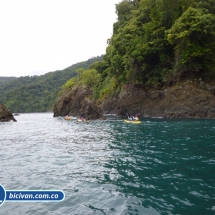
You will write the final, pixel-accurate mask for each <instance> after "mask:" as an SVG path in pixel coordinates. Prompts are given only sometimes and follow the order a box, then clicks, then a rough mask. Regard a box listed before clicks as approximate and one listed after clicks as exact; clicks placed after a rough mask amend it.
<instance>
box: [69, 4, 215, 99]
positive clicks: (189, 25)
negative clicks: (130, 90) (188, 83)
mask: <svg viewBox="0 0 215 215" xmlns="http://www.w3.org/2000/svg"><path fill="white" fill-rule="evenodd" d="M116 13H117V15H118V21H117V22H116V23H114V25H113V36H112V37H111V38H110V39H108V47H107V49H106V54H105V55H104V58H103V61H101V62H95V63H93V64H92V65H91V66H90V69H94V70H96V71H97V73H98V74H100V77H99V79H100V80H101V81H100V83H99V82H96V83H93V82H92V86H91V87H92V89H93V92H94V96H93V97H94V99H96V100H97V101H99V100H103V99H104V98H106V97H107V96H110V95H113V94H117V93H118V92H120V88H121V86H123V85H124V84H138V85H140V86H145V88H148V89H149V88H154V87H158V88H161V87H163V86H164V85H169V84H171V83H176V82H178V81H183V80H185V79H193V78H194V79H197V78H198V79H199V78H201V80H204V81H210V80H214V78H215V3H214V1H213V0H205V1H200V0H133V1H132V0H123V1H122V2H120V3H119V4H117V5H116ZM82 72H83V71H82ZM94 72H95V71H94ZM83 74H84V73H83ZM89 80H90V77H85V81H89ZM75 83H76V84H77V83H79V84H80V79H71V80H69V81H68V82H67V84H66V85H65V86H67V87H68V88H69V87H71V86H73V85H74V84H75ZM83 83H84V82H83ZM85 84H86V83H85ZM93 84H94V86H93ZM88 86H90V84H88Z"/></svg>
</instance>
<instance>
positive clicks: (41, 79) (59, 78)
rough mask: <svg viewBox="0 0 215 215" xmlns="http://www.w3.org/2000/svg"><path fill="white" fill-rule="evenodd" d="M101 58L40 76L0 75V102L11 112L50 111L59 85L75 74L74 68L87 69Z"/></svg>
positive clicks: (59, 87) (94, 58)
mask: <svg viewBox="0 0 215 215" xmlns="http://www.w3.org/2000/svg"><path fill="white" fill-rule="evenodd" d="M102 58H103V56H98V57H93V58H90V59H88V60H87V61H83V62H80V63H76V64H74V65H72V66H70V67H68V68H66V69H64V70H58V71H55V72H49V73H46V74H44V75H40V76H30V77H29V76H25V77H19V78H15V77H0V103H3V104H4V105H6V107H7V108H8V109H9V110H10V111H12V112H13V113H28V112H46V111H52V110H53V106H54V103H55V100H56V97H57V94H58V92H59V91H60V89H61V86H62V85H63V84H65V82H66V81H67V80H68V79H70V78H72V77H74V76H76V75H77V72H76V70H77V69H78V68H80V67H81V68H84V69H87V68H88V67H89V66H90V65H91V64H92V63H93V62H95V61H97V62H98V61H101V60H102ZM77 71H78V70H77Z"/></svg>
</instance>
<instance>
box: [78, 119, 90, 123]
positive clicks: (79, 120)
mask: <svg viewBox="0 0 215 215" xmlns="http://www.w3.org/2000/svg"><path fill="white" fill-rule="evenodd" d="M89 121H90V120H86V119H85V120H82V119H77V122H89Z"/></svg>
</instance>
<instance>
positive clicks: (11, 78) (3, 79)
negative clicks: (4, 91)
mask: <svg viewBox="0 0 215 215" xmlns="http://www.w3.org/2000/svg"><path fill="white" fill-rule="evenodd" d="M14 79H16V77H2V76H0V84H2V83H5V82H7V81H11V80H14Z"/></svg>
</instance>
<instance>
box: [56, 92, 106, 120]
mask: <svg viewBox="0 0 215 215" xmlns="http://www.w3.org/2000/svg"><path fill="white" fill-rule="evenodd" d="M90 95H91V92H89V91H87V90H84V89H74V90H72V92H70V93H68V94H67V95H64V96H63V97H61V98H60V99H59V100H58V101H57V102H56V103H55V107H54V117H57V116H66V115H70V116H76V117H81V116H84V117H86V118H89V119H99V118H102V111H101V109H100V108H99V107H98V106H97V105H96V104H95V103H94V102H93V101H92V100H91V99H89V97H90Z"/></svg>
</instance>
